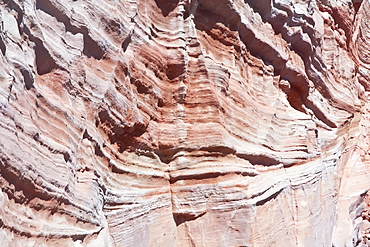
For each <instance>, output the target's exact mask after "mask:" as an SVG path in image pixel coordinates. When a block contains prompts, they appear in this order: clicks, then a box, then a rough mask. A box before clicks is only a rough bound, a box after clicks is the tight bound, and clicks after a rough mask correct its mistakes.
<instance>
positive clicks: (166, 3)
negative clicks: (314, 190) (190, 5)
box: [155, 0, 179, 17]
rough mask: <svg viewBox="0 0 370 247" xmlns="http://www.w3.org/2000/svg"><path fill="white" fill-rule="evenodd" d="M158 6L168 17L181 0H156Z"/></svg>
mask: <svg viewBox="0 0 370 247" xmlns="http://www.w3.org/2000/svg"><path fill="white" fill-rule="evenodd" d="M155 3H156V4H157V6H158V8H159V9H160V10H161V11H162V15H163V16H164V17H167V16H168V14H169V13H171V12H172V11H173V10H174V9H175V8H176V7H177V5H178V4H179V0H155Z"/></svg>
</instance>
